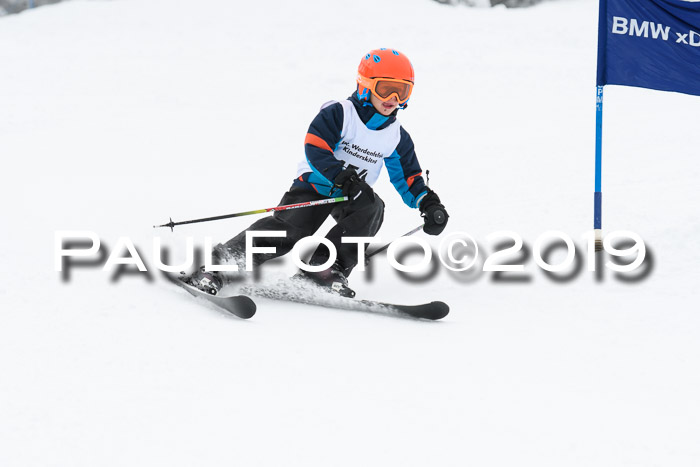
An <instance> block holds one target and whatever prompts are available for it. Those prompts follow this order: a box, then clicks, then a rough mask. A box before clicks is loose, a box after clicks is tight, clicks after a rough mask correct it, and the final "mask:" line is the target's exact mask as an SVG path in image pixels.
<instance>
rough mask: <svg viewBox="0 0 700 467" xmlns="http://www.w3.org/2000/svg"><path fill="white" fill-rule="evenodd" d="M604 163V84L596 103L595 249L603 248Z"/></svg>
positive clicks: (599, 89) (597, 93) (598, 88)
mask: <svg viewBox="0 0 700 467" xmlns="http://www.w3.org/2000/svg"><path fill="white" fill-rule="evenodd" d="M602 164H603V86H597V90H596V105H595V193H593V232H594V234H595V251H602V250H603V230H602V220H601V218H602V217H601V216H602V204H603V193H602V191H601V178H602Z"/></svg>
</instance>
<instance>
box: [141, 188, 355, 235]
mask: <svg viewBox="0 0 700 467" xmlns="http://www.w3.org/2000/svg"><path fill="white" fill-rule="evenodd" d="M347 200H348V197H347V196H338V197H337V198H327V199H319V200H317V201H306V202H303V203H295V204H287V205H285V206H275V207H274V208H265V209H257V210H255V211H246V212H237V213H234V214H226V215H223V216H215V217H204V218H202V219H192V220H189V221H182V222H173V218H172V217H171V218H170V222H168V223H167V224H163V225H154V226H153V228H154V229H156V228H159V227H170V230H171V231H173V230H175V229H174V227H175V226H176V225H183V224H196V223H198V222H209V221H218V220H221V219H229V218H231V217H241V216H250V215H252V214H263V213H265V212H270V211H287V210H289V209H297V208H307V207H311V206H320V205H322V204H331V203H342V202H343V201H347Z"/></svg>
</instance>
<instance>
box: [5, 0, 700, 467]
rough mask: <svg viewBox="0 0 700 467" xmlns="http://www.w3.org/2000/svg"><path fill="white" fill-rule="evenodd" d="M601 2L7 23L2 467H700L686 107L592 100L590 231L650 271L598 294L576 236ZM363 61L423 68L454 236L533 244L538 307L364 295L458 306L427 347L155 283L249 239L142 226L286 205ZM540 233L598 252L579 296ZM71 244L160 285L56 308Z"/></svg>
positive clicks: (391, 207) (422, 335) (76, 285)
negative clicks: (126, 261) (126, 249)
mask: <svg viewBox="0 0 700 467" xmlns="http://www.w3.org/2000/svg"><path fill="white" fill-rule="evenodd" d="M596 5H597V2H595V1H592V0H561V1H557V2H545V3H543V4H541V5H539V6H537V7H533V8H528V9H520V10H507V9H505V8H493V9H471V8H465V7H448V6H443V5H439V4H437V3H436V2H431V1H427V0H382V1H377V0H352V1H350V0H336V1H328V0H305V1H303V2H290V1H284V0H269V1H264V2H262V1H261V2H255V1H226V0H202V1H199V2H191V1H190V2H184V1H174V0H169V1H166V0H142V1H135V0H115V1H74V2H67V3H62V4H58V5H54V6H47V7H43V8H39V9H36V10H31V11H25V12H24V13H21V14H19V15H14V16H8V17H5V18H2V19H0V155H1V160H2V182H1V188H0V190H1V199H2V217H1V221H0V222H1V224H2V229H1V231H0V235H1V248H0V263H1V264H2V276H1V278H0V297H2V310H1V311H0V465H2V466H8V467H10V466H11V467H15V466H20V467H28V466H42V467H45V466H71V467H76V466H97V465H99V466H125V465H129V466H136V465H139V466H154V465H168V466H191V465H208V466H223V465H240V466H328V465H333V466H358V465H372V466H374V465H377V466H379V465H381V466H427V465H434V466H465V465H473V466H509V467H510V466H538V467H543V466H557V467H561V466H596V467H602V466H611V467H613V466H614V467H620V466H697V465H700V443H698V440H699V439H700V426H699V425H700V403H699V402H698V394H700V372H699V371H698V368H699V365H700V358H699V357H700V341H699V339H698V338H699V337H700V318H698V312H697V309H698V298H699V294H698V285H699V283H698V282H699V281H698V279H699V275H700V274H699V273H700V264H699V263H700V247H699V246H698V238H699V237H700V223H699V222H698V219H699V218H700V203H698V201H700V197H699V196H698V192H697V186H698V184H697V179H698V176H699V175H700V170H699V167H700V164H699V163H698V160H697V156H698V148H700V132H698V126H697V116H698V110H699V109H700V99H699V98H697V97H692V96H687V95H681V94H674V93H663V92H656V91H650V90H645V89H634V88H623V87H607V88H606V95H605V116H604V155H603V192H604V200H603V227H604V231H605V232H611V231H615V230H630V231H634V232H636V233H638V234H639V235H640V236H642V238H643V239H644V240H645V243H646V245H647V247H648V248H649V251H650V253H651V256H652V257H653V258H652V259H653V267H652V268H651V272H650V274H649V275H648V277H647V278H646V279H645V280H640V281H636V282H625V281H622V280H620V279H619V278H618V277H616V276H615V274H613V273H612V272H611V271H609V270H606V271H605V273H604V277H603V280H596V279H595V278H594V274H593V273H590V272H587V271H586V268H585V266H586V265H585V244H584V243H583V241H582V240H581V238H580V236H581V234H583V233H584V232H586V231H588V230H589V229H590V227H591V225H592V204H593V195H592V193H593V168H594V137H595V67H596V44H597V6H596ZM377 47H392V48H396V49H398V50H401V51H403V52H405V53H406V54H407V55H408V56H409V57H410V58H411V60H412V61H413V64H414V66H415V70H416V86H415V91H414V94H413V96H412V98H411V101H410V105H409V107H408V108H407V109H406V110H405V111H402V112H401V114H400V120H401V122H402V124H403V125H404V126H405V128H406V129H407V130H408V131H409V132H410V133H411V135H412V137H413V139H414V141H415V144H416V149H417V153H418V156H419V159H420V161H421V164H422V166H423V168H424V169H429V170H430V172H431V186H432V187H433V188H434V189H435V190H436V191H437V192H438V193H439V195H440V196H441V198H442V199H443V201H444V204H445V205H446V207H447V209H448V212H449V214H450V215H451V218H450V222H449V226H448V229H447V232H446V233H445V234H443V237H444V236H446V235H447V233H451V232H457V231H465V232H468V233H470V234H471V235H472V236H474V237H475V238H476V239H477V240H478V242H479V244H480V246H482V247H484V250H483V251H482V255H488V254H490V252H491V251H493V245H491V243H490V242H489V241H488V240H487V236H488V235H489V234H490V233H492V232H496V231H499V230H511V231H514V232H517V233H518V234H519V235H521V236H522V237H523V239H524V241H525V243H526V245H527V246H528V247H530V253H528V256H526V257H524V258H521V259H522V261H521V262H523V263H524V264H525V274H526V275H527V276H529V278H530V281H529V282H526V283H503V282H497V281H494V274H493V273H482V274H479V275H477V276H476V278H475V279H474V280H470V281H467V280H464V278H460V277H455V276H454V275H452V274H450V273H448V271H447V269H445V268H444V267H443V266H440V267H439V268H438V271H437V274H436V275H435V276H434V277H433V278H431V279H429V280H426V281H422V282H418V283H415V282H409V281H407V280H405V279H402V278H401V277H400V276H399V275H398V274H397V273H396V272H395V271H394V270H393V269H392V268H391V267H390V266H389V265H388V263H387V261H386V257H385V256H380V257H378V258H377V261H376V262H375V265H374V267H373V273H372V277H373V279H372V280H369V279H368V278H367V276H365V275H363V274H362V273H360V272H356V273H354V274H353V275H352V276H351V285H352V286H353V287H354V288H355V289H356V290H357V291H358V295H359V296H360V297H361V298H373V299H381V300H387V301H395V302H405V303H417V302H424V301H429V300H436V299H439V300H444V301H446V302H447V303H448V304H450V306H451V312H450V314H449V316H447V317H446V318H445V319H444V320H442V321H440V322H423V321H417V320H408V319H399V318H393V317H387V316H377V315H373V314H368V313H358V312H350V311H339V310H328V309H323V308H319V307H311V306H305V305H298V304H287V303H281V302H273V301H266V300H262V299H259V300H258V313H257V315H256V316H255V317H253V318H252V319H251V320H248V321H243V320H240V319H237V318H235V317H232V316H230V315H227V314H225V313H223V312H221V311H219V310H217V309H214V308H211V307H209V306H207V305H202V304H200V303H198V302H197V301H196V300H194V299H193V298H191V297H190V296H189V295H187V294H186V292H184V291H182V290H180V289H177V288H175V287H173V286H171V285H170V284H167V283H166V282H165V281H163V280H162V279H161V278H160V276H159V274H156V272H157V271H155V266H154V263H153V260H152V259H151V256H152V254H153V248H152V239H153V237H154V235H158V236H160V237H161V238H162V239H163V243H164V244H165V245H168V246H170V247H171V248H172V249H173V251H174V259H182V258H183V257H184V239H185V237H187V236H193V237H195V239H196V240H197V242H201V241H202V240H203V238H204V237H205V236H207V235H208V236H212V237H213V239H214V241H215V242H219V241H225V240H227V239H228V238H229V237H231V236H232V235H233V234H235V233H237V232H238V231H240V230H242V229H243V228H245V227H247V226H248V225H249V224H250V223H251V222H252V221H253V220H254V218H252V217H250V218H243V219H233V220H226V221H219V222H216V223H207V224H198V225H191V226H184V227H181V228H176V230H175V232H174V233H171V232H170V231H169V230H167V229H161V230H154V229H153V228H152V225H154V224H160V223H164V222H167V221H168V218H169V217H170V216H172V218H173V219H174V220H176V221H178V220H185V219H189V218H197V217H206V216H213V215H219V214H226V213H230V212H237V211H246V210H252V209H260V208H265V207H269V206H274V205H275V204H276V203H277V202H278V201H279V199H280V198H281V196H282V194H283V192H284V191H285V190H286V189H287V188H288V186H289V185H290V183H291V180H292V178H293V176H294V174H295V167H296V164H297V162H298V161H299V159H300V158H301V157H303V140H304V136H305V133H306V130H307V128H308V125H309V123H310V121H311V120H312V119H313V117H314V116H315V115H316V112H317V111H318V109H319V107H320V106H321V104H323V103H324V102H326V101H328V100H330V99H344V98H346V97H347V96H348V95H350V93H351V92H352V91H353V89H354V79H355V73H356V68H357V65H358V63H359V61H360V58H361V57H362V56H363V55H364V54H365V53H366V52H367V51H368V50H370V49H372V48H377ZM375 188H376V191H377V192H378V193H379V194H380V195H381V196H382V198H383V199H384V200H385V202H386V205H387V211H386V217H385V224H384V226H383V228H382V230H381V232H380V235H381V237H382V239H383V240H386V241H388V240H391V239H393V238H395V237H397V236H399V235H401V234H403V233H404V232H406V231H408V230H410V229H411V228H412V227H414V226H416V225H418V224H419V223H420V218H419V216H418V212H417V211H413V210H411V209H409V208H407V207H405V206H404V205H403V203H402V201H401V200H400V198H399V196H398V195H397V194H396V193H395V191H394V190H393V187H391V185H390V183H389V181H388V177H386V176H384V177H383V178H382V179H381V180H380V182H379V183H378V184H377V185H376V186H375ZM326 227H328V226H326ZM553 229H554V230H561V231H563V232H565V233H567V234H568V235H570V236H571V237H572V238H573V239H574V240H575V242H576V243H577V245H579V246H580V248H581V249H582V250H581V251H580V252H578V254H577V257H580V258H581V260H582V261H584V264H583V269H582V270H581V271H580V272H579V273H578V274H576V275H574V278H573V279H571V280H569V281H567V282H564V283H557V282H554V281H552V280H551V279H549V278H548V277H546V276H545V275H544V274H543V273H542V271H541V269H540V268H539V267H538V266H537V265H536V264H535V263H534V260H533V259H532V253H531V250H532V246H533V244H534V242H535V240H536V239H537V238H538V236H540V235H541V234H543V233H544V232H546V231H549V230H553ZM57 230H91V231H94V232H97V234H98V235H99V236H100V238H101V239H102V242H103V247H105V248H106V249H107V250H106V252H107V253H111V252H112V250H111V247H113V246H114V245H115V244H116V242H117V239H118V238H119V237H122V236H128V237H129V238H131V239H132V241H133V242H134V243H135V244H136V246H137V247H138V248H139V251H140V252H141V253H142V254H143V256H144V259H145V261H146V263H147V265H148V266H150V268H151V269H152V270H153V271H154V273H153V280H152V281H150V282H149V281H148V280H147V278H146V275H144V274H140V275H136V274H131V275H123V276H121V277H120V278H119V279H118V280H117V281H116V282H113V281H111V280H110V277H111V276H112V274H113V271H107V272H103V271H102V270H101V269H100V268H79V269H78V268H76V269H73V270H72V271H71V278H70V280H69V281H62V280H61V275H60V274H59V273H58V272H56V271H55V270H54V232H55V231H57ZM417 235H420V236H422V237H423V238H426V239H428V240H429V242H430V243H431V245H434V246H435V247H436V248H437V246H438V245H439V242H440V240H441V238H439V237H438V238H429V237H427V236H425V235H424V234H423V233H420V234H417ZM117 253H119V252H117ZM120 256H124V254H121V255H120ZM561 256H563V255H559V256H556V255H555V257H553V258H552V260H551V261H552V262H557V258H560V257H561ZM483 258H484V256H482V257H481V259H482V260H483ZM516 259H517V257H512V258H511V260H512V261H515V260H516ZM560 259H561V258H560ZM265 272H266V273H268V274H272V275H274V274H282V273H284V274H291V273H293V272H294V267H293V265H292V264H291V261H280V262H277V263H276V264H271V265H270V266H269V268H267V269H265Z"/></svg>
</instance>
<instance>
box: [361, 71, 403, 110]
mask: <svg viewBox="0 0 700 467" xmlns="http://www.w3.org/2000/svg"><path fill="white" fill-rule="evenodd" d="M357 82H358V83H359V84H360V86H364V87H365V88H367V89H369V90H370V91H372V94H374V95H375V96H377V97H378V98H379V100H381V101H383V102H386V101H388V100H389V99H391V96H396V99H397V100H398V101H399V104H404V103H405V102H406V101H407V100H408V98H409V97H411V92H412V91H413V83H412V82H410V81H406V80H405V79H394V78H365V77H364V76H362V75H357Z"/></svg>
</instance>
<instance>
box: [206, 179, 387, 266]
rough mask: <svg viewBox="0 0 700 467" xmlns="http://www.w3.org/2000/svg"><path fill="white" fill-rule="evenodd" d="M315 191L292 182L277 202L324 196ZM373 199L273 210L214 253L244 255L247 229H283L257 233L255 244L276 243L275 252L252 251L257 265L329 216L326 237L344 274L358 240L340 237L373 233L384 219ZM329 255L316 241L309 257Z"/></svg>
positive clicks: (282, 252)
mask: <svg viewBox="0 0 700 467" xmlns="http://www.w3.org/2000/svg"><path fill="white" fill-rule="evenodd" d="M326 198H327V196H323V195H320V194H318V193H316V192H314V191H308V190H304V189H301V188H298V187H294V186H292V188H291V189H290V190H289V191H288V192H286V193H285V194H284V196H283V197H282V200H281V201H280V203H279V205H278V206H283V205H287V204H295V203H303V202H308V201H316V200H321V199H326ZM374 198H375V199H374V201H373V202H366V203H363V204H359V205H358V204H357V203H353V202H352V201H345V202H341V203H331V204H323V205H320V206H312V207H305V208H296V209H290V210H286V211H275V212H274V213H273V214H272V216H269V217H265V218H262V219H260V220H258V221H257V222H255V223H253V225H251V226H250V227H248V228H247V229H246V230H244V231H243V232H241V233H239V234H238V235H236V236H235V237H233V238H232V239H230V240H229V241H227V242H226V243H224V244H220V245H217V246H216V247H215V249H214V250H215V251H214V256H215V257H219V259H220V260H223V261H226V260H227V259H228V260H230V258H239V259H240V258H243V257H244V255H245V244H246V231H248V230H275V231H280V230H284V231H286V232H287V235H286V236H285V237H267V238H264V237H256V238H255V239H254V241H253V246H255V247H275V248H276V252H275V253H262V254H255V255H253V264H254V265H256V266H257V265H260V264H262V263H264V262H265V261H269V260H271V259H273V258H277V257H279V256H282V255H285V254H287V253H289V252H290V251H291V250H292V248H293V247H294V244H295V243H296V242H298V241H299V240H301V239H302V238H304V237H308V236H311V235H314V234H315V233H316V231H317V230H318V229H319V228H320V227H321V225H322V224H323V223H324V221H325V220H326V219H327V218H328V216H332V217H333V219H335V221H336V222H337V224H336V225H335V226H334V227H333V228H332V229H331V230H330V231H329V232H328V234H327V235H326V238H327V239H328V240H330V241H331V242H332V243H333V245H334V246H335V250H336V252H337V253H338V258H337V260H336V262H337V264H338V265H339V266H340V267H341V268H342V269H343V271H344V273H345V275H346V276H347V275H349V274H350V272H351V271H352V269H353V268H354V267H355V266H356V265H357V244H356V243H342V242H341V238H342V237H373V236H375V235H376V234H377V232H378V231H379V228H380V227H381V225H382V222H383V221H384V202H383V201H382V200H381V198H380V197H379V196H378V195H377V194H376V193H375V195H374ZM328 258H329V251H328V248H327V247H326V246H325V245H319V246H318V248H317V249H316V251H315V252H314V253H313V255H312V256H311V260H310V261H309V263H310V264H312V265H319V264H323V263H325V262H326V261H327V260H328Z"/></svg>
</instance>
